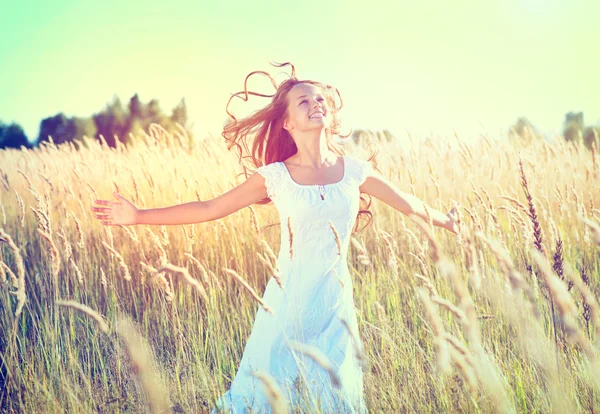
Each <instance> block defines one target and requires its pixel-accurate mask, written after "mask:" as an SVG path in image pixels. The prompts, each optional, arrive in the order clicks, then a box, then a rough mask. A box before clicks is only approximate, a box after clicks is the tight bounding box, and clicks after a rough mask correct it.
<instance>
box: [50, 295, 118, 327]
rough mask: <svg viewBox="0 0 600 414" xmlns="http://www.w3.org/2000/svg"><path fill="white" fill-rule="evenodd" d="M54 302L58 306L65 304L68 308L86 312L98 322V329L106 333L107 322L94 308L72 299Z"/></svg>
mask: <svg viewBox="0 0 600 414" xmlns="http://www.w3.org/2000/svg"><path fill="white" fill-rule="evenodd" d="M56 304H57V305H60V306H66V307H69V308H73V309H76V310H78V311H80V312H82V313H84V314H86V315H87V316H89V317H90V318H92V319H93V320H95V321H96V322H97V323H98V327H99V328H100V330H101V331H102V332H104V333H105V334H108V332H109V328H108V324H107V323H106V321H105V320H104V317H103V316H102V315H100V314H99V313H98V312H96V311H95V310H93V309H92V308H90V307H89V306H86V305H83V304H81V303H79V302H75V301H73V300H57V301H56Z"/></svg>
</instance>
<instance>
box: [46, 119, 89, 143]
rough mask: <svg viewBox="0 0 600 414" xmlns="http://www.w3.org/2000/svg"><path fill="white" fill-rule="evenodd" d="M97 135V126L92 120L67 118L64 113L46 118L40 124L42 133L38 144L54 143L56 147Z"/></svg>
mask: <svg viewBox="0 0 600 414" xmlns="http://www.w3.org/2000/svg"><path fill="white" fill-rule="evenodd" d="M95 134H96V126H95V124H94V121H93V120H92V119H90V118H77V117H73V118H67V117H66V116H65V114H63V113H62V112H61V113H59V114H56V115H54V116H51V117H48V118H45V119H43V120H42V122H41V123H40V133H39V136H38V138H37V142H38V143H40V142H43V141H49V139H48V136H49V135H50V136H52V141H54V143H55V144H56V145H59V144H62V143H65V142H67V141H73V140H79V141H80V140H81V139H82V138H83V136H84V135H85V136H88V137H93V136H94V135H95Z"/></svg>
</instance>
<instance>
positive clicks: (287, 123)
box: [283, 118, 294, 131]
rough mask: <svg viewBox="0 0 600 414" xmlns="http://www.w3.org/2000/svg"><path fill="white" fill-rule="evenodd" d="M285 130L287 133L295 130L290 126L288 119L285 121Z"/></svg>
mask: <svg viewBox="0 0 600 414" xmlns="http://www.w3.org/2000/svg"><path fill="white" fill-rule="evenodd" d="M283 129H285V130H286V131H289V130H291V129H294V126H293V125H290V122H289V121H288V119H287V118H286V119H284V120H283Z"/></svg>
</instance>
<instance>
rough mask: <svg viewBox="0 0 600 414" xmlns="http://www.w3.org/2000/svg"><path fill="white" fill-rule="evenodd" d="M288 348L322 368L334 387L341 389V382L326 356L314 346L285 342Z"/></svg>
mask: <svg viewBox="0 0 600 414" xmlns="http://www.w3.org/2000/svg"><path fill="white" fill-rule="evenodd" d="M287 344H288V347H289V348H291V349H294V350H296V351H298V352H300V353H302V354H304V355H306V356H308V357H310V358H311V359H312V360H313V361H315V362H316V363H317V364H318V365H319V366H320V367H321V368H323V369H324V370H325V371H326V372H327V373H328V374H329V378H330V379H331V382H332V384H333V386H334V387H336V388H340V387H341V380H340V377H339V375H338V373H337V372H336V370H335V368H334V366H333V364H332V363H331V361H330V360H329V359H328V358H327V356H326V355H325V354H324V353H323V352H322V351H321V350H320V349H319V348H317V347H316V346H312V345H306V344H303V343H300V342H297V341H289V340H288V341H287Z"/></svg>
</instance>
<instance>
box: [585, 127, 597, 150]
mask: <svg viewBox="0 0 600 414" xmlns="http://www.w3.org/2000/svg"><path fill="white" fill-rule="evenodd" d="M583 143H584V144H585V146H586V147H587V148H588V149H590V150H591V149H592V144H593V143H596V150H599V149H600V126H589V127H587V128H586V129H585V130H584V131H583Z"/></svg>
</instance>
